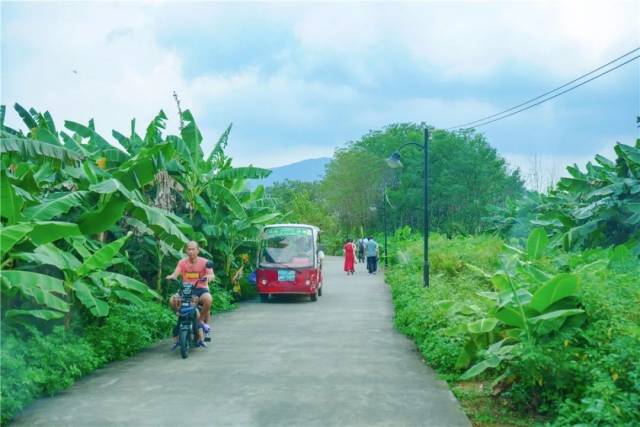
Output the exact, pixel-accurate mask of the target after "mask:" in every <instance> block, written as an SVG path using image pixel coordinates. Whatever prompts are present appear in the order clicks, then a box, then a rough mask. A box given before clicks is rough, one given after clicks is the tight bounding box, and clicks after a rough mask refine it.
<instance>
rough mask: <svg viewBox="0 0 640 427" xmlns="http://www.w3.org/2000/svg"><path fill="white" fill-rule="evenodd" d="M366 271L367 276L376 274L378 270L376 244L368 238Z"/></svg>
mask: <svg viewBox="0 0 640 427" xmlns="http://www.w3.org/2000/svg"><path fill="white" fill-rule="evenodd" d="M366 255H367V270H368V271H369V274H376V271H377V270H378V243H377V242H376V241H375V240H373V237H372V236H369V240H368V241H367V247H366Z"/></svg>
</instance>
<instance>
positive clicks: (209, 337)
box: [204, 329, 211, 342]
mask: <svg viewBox="0 0 640 427" xmlns="http://www.w3.org/2000/svg"><path fill="white" fill-rule="evenodd" d="M204 340H205V341H206V342H210V341H211V329H209V330H208V331H206V332H205V333H204Z"/></svg>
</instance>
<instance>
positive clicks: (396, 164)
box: [386, 127, 429, 288]
mask: <svg viewBox="0 0 640 427" xmlns="http://www.w3.org/2000/svg"><path fill="white" fill-rule="evenodd" d="M428 141H429V128H427V127H425V128H424V145H420V144H417V143H415V142H405V143H404V144H402V145H401V146H400V147H398V149H397V150H396V151H394V152H393V154H391V156H389V158H388V159H386V162H387V165H389V167H391V168H394V169H395V168H401V167H402V162H401V161H400V150H402V149H403V148H404V147H406V146H407V145H415V146H417V147H420V148H422V150H423V151H424V239H423V240H424V266H423V270H422V271H423V273H422V276H423V277H422V280H423V284H424V287H425V288H428V287H429V213H428V211H427V204H428V197H429V181H428V179H427V178H428V176H429V150H428V149H427V143H428Z"/></svg>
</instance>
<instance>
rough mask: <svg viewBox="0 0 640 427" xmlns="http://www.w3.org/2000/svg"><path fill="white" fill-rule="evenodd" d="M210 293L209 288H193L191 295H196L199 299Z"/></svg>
mask: <svg viewBox="0 0 640 427" xmlns="http://www.w3.org/2000/svg"><path fill="white" fill-rule="evenodd" d="M208 293H209V288H193V289H192V290H191V295H194V296H196V297H198V298H200V297H201V296H202V295H204V294H208Z"/></svg>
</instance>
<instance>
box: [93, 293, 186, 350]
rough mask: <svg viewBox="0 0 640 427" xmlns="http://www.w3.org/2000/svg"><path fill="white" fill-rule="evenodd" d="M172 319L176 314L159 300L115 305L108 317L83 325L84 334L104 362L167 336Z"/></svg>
mask: <svg viewBox="0 0 640 427" xmlns="http://www.w3.org/2000/svg"><path fill="white" fill-rule="evenodd" d="M175 322H176V318H175V314H173V313H172V312H171V310H169V309H168V308H166V307H163V306H161V305H159V304H147V305H145V306H142V307H134V306H128V305H117V306H115V307H113V308H112V311H111V314H110V315H109V316H108V317H107V318H105V319H102V320H100V321H98V322H96V324H94V325H91V326H88V327H87V328H86V329H85V338H86V339H87V341H88V342H89V343H90V344H91V345H92V346H93V348H94V349H95V350H96V353H97V354H98V355H99V356H100V358H101V361H102V363H106V362H111V361H113V360H120V359H124V358H126V357H129V356H131V355H133V354H136V353H137V352H139V351H140V350H142V349H144V348H146V347H148V346H149V345H151V344H153V343H154V342H155V341H157V340H158V339H160V338H164V337H167V336H169V335H170V334H171V330H172V328H173V326H174V325H175Z"/></svg>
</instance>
